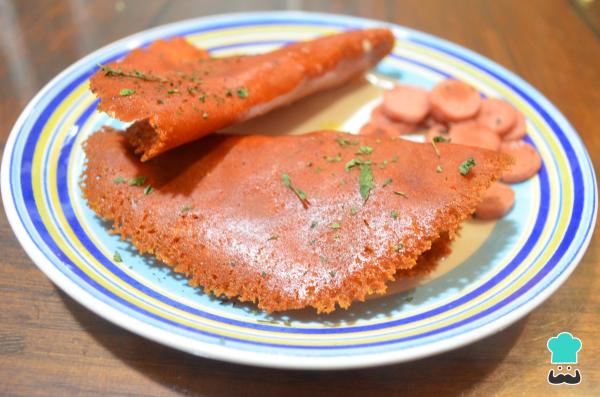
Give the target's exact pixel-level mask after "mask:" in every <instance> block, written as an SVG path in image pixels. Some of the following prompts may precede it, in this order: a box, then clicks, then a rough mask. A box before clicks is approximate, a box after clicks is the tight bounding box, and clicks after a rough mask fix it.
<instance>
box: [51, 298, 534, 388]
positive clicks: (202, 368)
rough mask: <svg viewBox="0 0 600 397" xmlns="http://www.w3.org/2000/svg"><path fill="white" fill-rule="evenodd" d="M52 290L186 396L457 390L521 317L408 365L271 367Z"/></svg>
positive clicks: (121, 351) (131, 361)
mask: <svg viewBox="0 0 600 397" xmlns="http://www.w3.org/2000/svg"><path fill="white" fill-rule="evenodd" d="M59 294H60V296H61V298H62V299H63V301H64V303H65V306H66V307H67V309H68V310H69V311H70V312H71V313H72V315H73V317H74V318H75V319H77V320H78V321H79V323H80V324H81V326H82V327H83V328H84V329H85V330H86V331H87V332H88V333H89V334H90V335H92V336H93V337H94V338H95V339H96V340H97V341H98V343H99V344H101V345H102V346H104V347H105V348H106V349H108V350H109V351H110V352H111V353H112V354H113V355H114V356H115V357H116V358H118V359H119V360H121V361H122V362H123V363H124V364H125V365H128V366H129V367H131V368H133V369H135V370H136V371H138V372H140V373H141V374H143V375H144V376H146V377H148V378H149V379H150V380H152V381H154V382H157V383H160V384H162V385H164V386H167V387H168V388H169V389H171V390H173V391H174V392H178V393H183V394H185V395H191V396H195V395H202V396H217V397H219V396H231V395H244V396H269V395H278V396H279V395H281V396H283V395H285V396H296V395H311V396H318V395H337V394H340V395H344V396H361V397H364V396H390V395H400V394H401V395H403V396H404V395H430V394H440V393H441V395H444V396H447V395H460V394H462V393H463V392H466V391H469V390H473V389H474V388H475V386H476V385H477V383H478V382H480V381H482V380H484V379H485V378H486V376H487V375H488V374H490V373H491V372H492V371H493V370H494V368H495V367H496V366H497V365H498V364H499V363H501V362H502V360H503V358H504V357H505V356H506V355H507V354H508V352H509V351H510V349H511V348H512V346H513V344H514V342H515V341H516V340H517V339H518V336H519V334H520V333H521V331H522V329H523V326H524V324H525V321H527V320H526V319H523V320H521V321H519V322H518V323H516V324H514V325H512V326H511V327H509V328H507V329H506V330H504V331H502V332H500V333H498V334H496V335H493V336H491V337H488V338H486V339H484V340H482V341H479V342H476V343H474V344H471V345H469V346H467V347H464V348H461V349H458V350H455V351H453V352H449V353H445V354H441V355H438V356H435V357H430V358H426V359H422V360H418V361H414V362H410V363H404V364H396V365H389V366H385V367H379V368H368V369H361V370H344V371H297V370H275V369H266V368H254V367H247V366H241V365H236V364H228V363H223V362H219V361H213V360H208V359H204V358H200V357H195V356H192V355H189V354H186V353H182V352H179V351H176V350H174V349H171V348H168V347H165V346H162V345H160V344H157V343H154V342H151V341H149V340H146V339H144V338H142V337H139V336H137V335H134V334H132V333H129V332H127V331H125V330H122V329H121V328H119V327H117V326H115V325H113V324H111V323H109V322H108V321H105V320H103V319H101V318H99V317H98V316H96V315H95V314H93V313H92V312H90V311H88V310H86V309H84V308H83V307H82V306H80V305H79V304H78V303H76V302H75V301H74V300H72V299H71V298H69V297H68V296H67V295H65V294H64V293H63V292H60V291H59Z"/></svg>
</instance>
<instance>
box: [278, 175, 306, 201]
mask: <svg viewBox="0 0 600 397" xmlns="http://www.w3.org/2000/svg"><path fill="white" fill-rule="evenodd" d="M281 179H282V180H283V184H284V185H285V186H287V187H289V188H290V190H292V191H293V192H294V194H296V196H298V198H299V199H300V201H301V202H302V205H303V206H305V207H306V206H307V204H308V200H307V199H306V193H304V191H302V190H301V189H298V188H297V187H295V186H294V185H292V181H291V180H290V176H289V175H288V174H281Z"/></svg>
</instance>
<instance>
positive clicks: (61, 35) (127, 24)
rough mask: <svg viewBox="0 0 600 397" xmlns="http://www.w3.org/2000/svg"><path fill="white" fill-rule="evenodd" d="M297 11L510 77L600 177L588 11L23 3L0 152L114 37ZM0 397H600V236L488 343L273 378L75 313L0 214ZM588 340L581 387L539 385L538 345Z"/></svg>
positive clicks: (9, 67) (520, 6)
mask: <svg viewBox="0 0 600 397" xmlns="http://www.w3.org/2000/svg"><path fill="white" fill-rule="evenodd" d="M286 5H290V6H291V5H294V6H302V7H303V8H305V9H307V10H311V11H326V12H334V13H344V14H354V15H359V16H364V17H369V18H375V19H380V20H387V21H392V22H396V23H398V24H402V25H405V26H409V27H411V28H416V29H420V30H423V31H427V32H430V33H433V34H435V35H438V36H441V37H444V38H446V39H449V40H451V41H454V42H457V43H459V44H462V45H464V46H466V47H468V48H471V49H473V50H475V51H477V52H479V53H481V54H483V55H485V56H488V57H490V58H491V59H493V60H495V61H496V62H498V63H500V64H502V65H504V66H506V67H507V68H508V69H511V70H513V71H515V72H516V73H518V74H519V75H521V76H522V77H523V78H524V79H526V80H528V81H529V82H530V83H532V84H533V85H534V86H535V87H537V88H538V89H539V90H540V91H541V92H542V93H543V94H545V95H546V96H547V97H548V98H549V99H550V100H551V101H552V102H554V103H555V104H556V105H557V106H558V108H559V109H561V110H562V112H563V113H564V114H565V115H566V116H567V118H568V119H569V120H570V121H571V122H572V123H573V125H574V126H575V128H576V129H577V130H578V131H579V133H580V134H581V137H582V139H583V141H584V142H585V144H586V146H587V148H588V150H589V152H590V154H591V156H592V159H593V160H594V161H595V163H596V173H597V174H598V170H599V169H598V165H599V164H600V128H599V127H598V125H599V122H600V119H599V116H598V109H600V86H599V82H600V40H599V36H598V32H599V29H598V22H599V21H600V5H599V4H598V2H595V3H594V2H590V1H589V0H588V1H584V0H581V1H580V2H573V3H569V2H567V1H566V0H538V1H521V0H514V1H507V0H499V1H475V0H473V1H463V0H461V1H423V0H403V1H388V2H371V1H331V2H324V1H318V0H315V1H302V2H295V1H287V2H279V1H268V0H264V1H220V2H219V1H204V2H194V1H177V2H169V1H141V0H140V1H127V2H122V1H117V2H115V1H106V0H104V1H89V2H83V1H23V0H13V1H12V2H11V1H10V0H8V1H3V2H0V27H2V33H1V34H2V37H1V40H0V49H2V52H0V87H1V88H2V91H1V95H0V126H1V128H0V139H1V140H2V143H4V142H6V139H7V137H8V132H9V130H10V127H11V126H12V124H13V123H14V121H15V119H16V118H17V115H18V113H19V112H20V111H21V110H22V108H23V107H24V106H25V104H26V102H27V101H28V100H29V99H30V98H31V97H32V96H33V95H34V93H35V92H36V91H37V90H38V89H40V88H41V87H42V86H43V85H44V84H45V83H46V82H47V81H48V80H49V79H50V78H51V77H52V76H54V75H55V74H56V73H58V72H59V71H61V70H62V69H63V68H64V67H66V66H67V65H69V64H71V63H72V62H74V61H75V60H77V59H78V58H80V57H81V56H83V55H85V54H87V53H89V52H91V51H93V50H94V49H96V48H98V47H100V46H103V45H105V44H108V43H110V42H111V41H113V40H115V39H118V38H120V37H123V36H126V35H129V34H131V33H134V32H137V31H139V30H143V29H146V28H149V27H152V26H156V25H160V24H163V23H166V22H171V21H177V20H180V19H184V18H189V17H194V16H202V15H210V14H218V13H224V12H234V11H243V10H248V9H252V10H263V9H264V10H267V9H285V8H286ZM0 233H1V236H0V253H1V254H0V305H1V309H0V395H23V396H59V395H82V396H95V395H99V396H108V395H110V396H117V395H127V396H134V395H149V396H171V395H178V394H183V395H207V396H229V395H232V396H233V395H235V396H237V395H244V396H246V395H247V396H255V395H256V396H259V395H260V396H292V395H312V396H317V395H319V396H320V395H323V396H325V395H334V394H339V395H343V396H355V395H356V396H376V395H382V396H394V395H398V396H399V395H403V396H404V395H412V394H415V395H420V396H424V395H425V396H426V395H438V396H440V395H453V394H460V395H463V394H465V395H485V396H490V395H496V394H497V395H510V396H517V395H525V396H534V395H541V394H542V393H544V394H547V395H559V394H560V393H563V394H564V393H567V392H569V393H572V394H577V395H592V393H593V391H595V392H596V393H595V394H596V395H599V392H600V360H598V357H599V356H600V341H599V340H598V337H599V335H600V293H599V292H600V235H599V233H598V226H596V233H595V237H594V239H593V240H592V243H591V246H590V248H589V250H588V251H587V253H586V255H585V256H584V258H583V260H582V262H581V263H580V265H579V267H578V268H577V270H576V271H575V272H574V274H573V275H572V276H571V277H570V279H569V280H568V281H567V282H566V284H565V285H564V286H563V287H562V288H560V290H559V291H558V292H557V293H555V294H554V295H553V296H552V297H551V298H550V299H549V300H548V301H547V302H545V303H544V304H543V305H542V306H541V307H540V308H539V309H537V310H535V311H534V312H533V313H532V314H531V315H529V316H527V317H526V318H525V319H523V320H521V321H520V322H518V323H517V324H515V325H513V326H511V327H509V328H508V329H506V330H505V331H503V332H500V333H499V334H497V335H494V336H492V337H489V338H487V339H485V340H482V341H480V342H478V343H475V344H473V345H470V346H468V347H465V348H462V349H459V350H456V351H453V352H451V353H447V354H443V355H440V356H437V357H432V358H428V359H424V360H421V361H417V362H413V363H408V364H401V365H392V366H387V367H383V368H374V369H367V370H353V371H341V372H302V371H277V370H269V369H258V368H250V367H243V366H238V365H233V364H227V363H221V362H216V361H211V360H205V359H201V358H196V357H192V356H190V355H187V354H184V353H180V352H178V351H175V350H171V349H169V348H166V347H163V346H160V345H158V344H155V343H152V342H150V341H147V340H145V339H142V338H140V337H138V336H135V335H133V334H131V333H129V332H126V331H124V330H122V329H121V328H119V327H117V326H114V325H112V324H110V323H108V322H107V321H105V320H103V319H101V318H100V317H98V316H96V315H94V314H92V313H91V312H89V311H88V310H86V309H84V308H83V307H82V306H80V305H79V304H78V303H77V302H75V301H73V300H71V299H70V298H69V297H67V296H66V295H65V294H64V293H62V292H60V291H59V290H58V289H57V288H56V287H54V286H53V285H52V284H51V283H50V281H49V280H48V279H47V278H46V277H45V276H44V275H43V274H42V272H40V271H39V270H38V269H37V268H36V267H35V265H34V264H33V263H32V262H31V260H30V259H29V258H28V257H27V256H26V255H25V253H24V251H23V250H22V249H21V247H20V246H19V244H18V243H17V241H16V239H15V237H14V235H13V233H12V231H11V229H10V228H9V226H8V223H7V221H6V216H5V214H4V212H3V211H0ZM566 330H568V331H571V332H573V333H574V334H575V335H576V336H578V337H579V338H581V339H582V340H583V344H584V346H583V350H582V352H581V353H580V362H581V364H580V365H579V368H580V369H581V372H582V374H583V382H582V383H581V384H580V385H579V386H575V387H570V388H567V387H565V386H563V387H553V386H550V385H548V384H547V383H546V375H547V371H548V369H549V363H548V362H549V354H548V351H547V350H546V339H547V338H548V337H550V336H552V335H555V334H557V333H558V332H560V331H566Z"/></svg>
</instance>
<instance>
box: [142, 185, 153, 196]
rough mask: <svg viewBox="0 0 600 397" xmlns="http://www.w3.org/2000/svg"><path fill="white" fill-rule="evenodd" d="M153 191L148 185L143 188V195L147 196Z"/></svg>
mask: <svg viewBox="0 0 600 397" xmlns="http://www.w3.org/2000/svg"><path fill="white" fill-rule="evenodd" d="M153 190H154V188H153V187H152V185H148V186H146V187H145V188H144V194H146V195H148V194H150V193H152V191H153Z"/></svg>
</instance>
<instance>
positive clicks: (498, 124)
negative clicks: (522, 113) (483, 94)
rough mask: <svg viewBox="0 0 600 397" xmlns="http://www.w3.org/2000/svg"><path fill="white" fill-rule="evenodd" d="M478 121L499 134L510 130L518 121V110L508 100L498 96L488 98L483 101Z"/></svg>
mask: <svg viewBox="0 0 600 397" xmlns="http://www.w3.org/2000/svg"><path fill="white" fill-rule="evenodd" d="M477 121H478V122H479V123H480V124H482V125H484V126H486V127H487V128H489V129H490V130H492V131H494V132H495V133H496V134H498V135H504V134H506V133H507V132H509V131H510V130H511V129H512V128H513V127H514V125H515V123H516V121H517V112H516V110H515V108H513V107H512V105H511V104H509V103H508V102H506V101H503V100H502V99H497V98H487V99H484V100H483V101H482V102H481V109H480V110H479V114H478V115H477Z"/></svg>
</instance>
